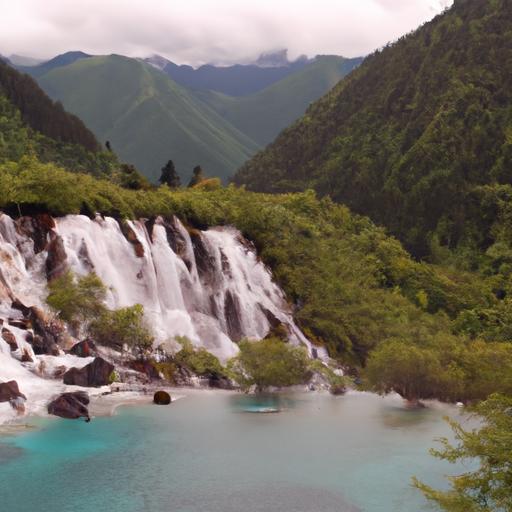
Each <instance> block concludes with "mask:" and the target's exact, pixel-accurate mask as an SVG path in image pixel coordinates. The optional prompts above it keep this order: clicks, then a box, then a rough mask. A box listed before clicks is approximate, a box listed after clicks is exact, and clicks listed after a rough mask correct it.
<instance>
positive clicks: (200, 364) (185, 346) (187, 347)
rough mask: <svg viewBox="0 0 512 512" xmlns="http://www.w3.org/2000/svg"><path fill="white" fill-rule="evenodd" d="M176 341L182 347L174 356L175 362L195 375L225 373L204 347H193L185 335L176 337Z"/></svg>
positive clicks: (218, 362)
mask: <svg viewBox="0 0 512 512" xmlns="http://www.w3.org/2000/svg"><path fill="white" fill-rule="evenodd" d="M177 341H178V343H179V344H180V345H181V347H182V348H181V350H180V351H179V352H177V353H176V355H175V356H174V360H175V362H176V363H177V364H179V365H181V366H185V367H186V368H188V369H189V370H191V371H193V372H194V373H195V374H197V375H219V376H221V375H225V373H226V372H225V370H224V368H223V366H222V365H221V364H220V361H219V360H218V359H217V358H216V357H215V356H214V355H213V354H211V353H210V352H208V351H207V350H206V349H205V348H203V347H201V348H197V349H196V348H194V347H193V345H192V342H191V341H190V340H189V339H188V338H186V337H178V338H177Z"/></svg>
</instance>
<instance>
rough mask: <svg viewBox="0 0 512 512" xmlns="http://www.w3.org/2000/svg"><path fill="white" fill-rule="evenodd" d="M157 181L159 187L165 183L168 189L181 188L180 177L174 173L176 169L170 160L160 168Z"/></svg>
mask: <svg viewBox="0 0 512 512" xmlns="http://www.w3.org/2000/svg"><path fill="white" fill-rule="evenodd" d="M158 181H159V182H160V184H161V185H163V184H164V183H165V184H166V185H167V186H169V187H170V188H179V187H180V186H181V180H180V177H179V176H178V173H177V172H176V168H175V167H174V162H173V161H172V160H169V161H168V162H167V163H166V164H165V167H162V173H161V175H160V179H159V180H158Z"/></svg>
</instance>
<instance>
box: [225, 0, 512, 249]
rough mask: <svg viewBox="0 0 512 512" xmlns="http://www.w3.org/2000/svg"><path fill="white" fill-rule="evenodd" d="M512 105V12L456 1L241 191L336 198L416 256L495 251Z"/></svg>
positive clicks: (357, 76) (354, 83)
mask: <svg viewBox="0 0 512 512" xmlns="http://www.w3.org/2000/svg"><path fill="white" fill-rule="evenodd" d="M511 105H512V3H511V2H510V1H508V0H493V1H487V0H456V1H455V4H454V6H453V7H452V8H451V9H450V10H449V11H447V12H446V13H444V14H443V15H440V16H438V17H436V18H435V19H434V20H433V21H431V22H430V23H427V24H425V25H424V26H423V27H421V28H420V29H418V30H417V31H416V32H414V33H412V34H410V35H408V36H405V37H403V38H402V39H400V40H399V41H398V42H396V43H395V44H393V45H391V46H388V47H386V48H384V49H383V50H381V51H377V52H376V53H375V54H373V55H371V56H370V57H368V58H367V59H366V60H365V62H364V63H363V64H362V65H361V67H360V68H359V69H357V70H356V71H354V72H353V73H352V74H351V75H350V76H349V77H348V78H347V79H346V80H344V81H342V82H341V83H339V84H338V85H337V86H336V87H335V88H334V90H333V91H331V92H330V93H329V94H327V95H326V96H324V97H323V98H322V99H321V100H319V101H318V102H316V103H315V104H314V105H312V106H311V107H310V108H309V109H308V111H307V113H306V115H305V116H304V117H303V118H302V119H301V120H300V121H298V122H297V123H296V124H295V125H294V126H292V127H290V128H289V129H288V130H286V131H285V132H283V133H282V134H281V135H280V137H279V138H278V139H277V140H276V141H275V142H274V143H273V144H272V145H271V146H270V147H268V148H267V149H266V150H265V151H263V152H261V153H259V154H258V155H257V156H255V157H254V158H253V159H252V160H251V161H250V162H248V163H247V164H246V165H244V166H243V167H242V169H241V170H240V171H239V172H238V174H237V175H236V178H235V182H236V183H238V184H245V185H246V186H247V187H248V188H249V189H252V190H259V191H271V192H282V191H292V190H303V189H306V188H314V189H316V190H317V191H318V192H319V193H320V194H322V195H323V194H329V195H330V196H331V197H332V198H333V199H335V200H336V201H339V202H343V203H345V204H347V205H349V206H350V207H351V208H353V209H354V210H355V211H357V212H359V213H364V214H368V215H370V216H371V217H372V219H374V220H375V221H376V222H377V223H379V224H382V225H385V226H387V227H388V228H389V229H390V230H391V232H392V233H394V234H396V235H397V236H399V237H400V239H401V240H402V241H403V242H404V243H405V244H406V246H407V247H408V248H409V249H410V250H412V251H413V253H414V254H415V255H417V256H425V255H430V256H432V253H433V250H432V245H435V246H436V245H437V244H438V243H440V244H441V245H445V246H447V247H449V248H450V249H454V248H456V247H462V246H465V247H470V248H471V247H475V246H476V247H477V248H478V249H479V250H486V249H488V248H489V247H490V246H491V245H492V244H493V243H494V241H495V240H496V236H495V233H494V234H493V232H492V230H491V226H492V224H493V222H494V220H495V219H496V214H497V213H496V212H498V211H501V210H502V206H503V205H502V203H503V198H504V197H505V196H506V195H507V194H510V192H506V189H503V188H499V186H502V187H503V186H504V185H509V184H510V183H511V182H512V106H511ZM483 185H488V186H490V187H491V189H489V188H487V189H481V188H479V187H481V186H483ZM508 190H509V189H508ZM484 199H485V200H484ZM482 201H484V202H483V203H482ZM482 209H483V211H485V212H489V214H490V216H489V215H485V214H482ZM493 212H494V217H493Z"/></svg>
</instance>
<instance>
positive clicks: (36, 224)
mask: <svg viewBox="0 0 512 512" xmlns="http://www.w3.org/2000/svg"><path fill="white" fill-rule="evenodd" d="M17 228H18V231H19V232H20V233H22V234H24V235H26V236H28V237H29V238H30V239H31V240H32V241H33V242H34V252H35V253H36V254H38V253H40V252H42V251H44V250H45V249H46V246H47V245H48V235H49V233H50V232H52V231H53V229H54V228H55V221H54V220H53V218H52V217H51V216H50V215H48V214H46V213H41V214H38V215H35V216H34V217H21V218H20V219H19V220H18V222H17Z"/></svg>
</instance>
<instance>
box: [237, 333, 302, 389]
mask: <svg viewBox="0 0 512 512" xmlns="http://www.w3.org/2000/svg"><path fill="white" fill-rule="evenodd" d="M238 346H239V347H240V352H239V354H238V355H237V356H236V357H234V358H233V359H230V360H229V362H228V371H229V373H230V375H231V377H232V378H233V379H234V380H235V381H236V382H237V383H238V384H239V385H240V387H241V388H242V389H244V390H248V389H249V388H250V387H251V386H256V389H257V390H258V391H263V390H264V389H266V388H268V387H270V386H276V387H285V386H293V385H295V384H303V383H304V382H306V380H307V379H308V377H309V376H310V375H311V374H310V370H309V358H308V355H307V352H306V350H305V349H304V348H301V347H293V346H292V345H289V344H287V343H285V342H283V341H282V340H280V339H276V338H265V339H264V340H261V341H258V342H252V341H248V340H242V341H240V343H239V344H238Z"/></svg>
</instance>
